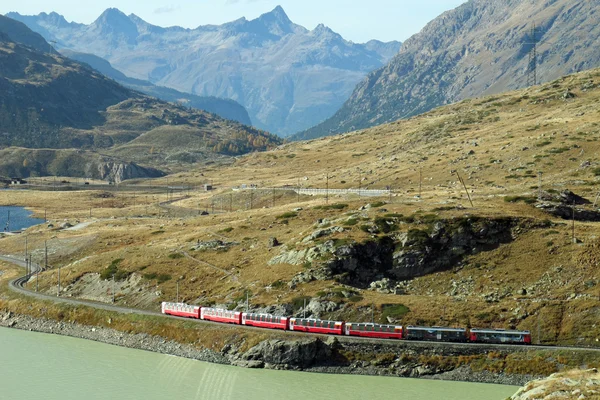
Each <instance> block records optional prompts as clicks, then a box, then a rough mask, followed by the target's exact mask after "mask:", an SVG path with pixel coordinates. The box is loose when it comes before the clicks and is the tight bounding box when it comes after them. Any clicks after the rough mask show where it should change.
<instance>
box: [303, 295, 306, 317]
mask: <svg viewBox="0 0 600 400" xmlns="http://www.w3.org/2000/svg"><path fill="white" fill-rule="evenodd" d="M302 318H303V319H306V298H304V308H302Z"/></svg>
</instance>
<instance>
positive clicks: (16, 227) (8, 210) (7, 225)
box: [0, 206, 44, 232]
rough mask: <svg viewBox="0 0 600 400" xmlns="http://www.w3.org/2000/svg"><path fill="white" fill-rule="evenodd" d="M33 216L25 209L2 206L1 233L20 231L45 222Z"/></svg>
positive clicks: (0, 215)
mask: <svg viewBox="0 0 600 400" xmlns="http://www.w3.org/2000/svg"><path fill="white" fill-rule="evenodd" d="M32 214H33V213H32V212H31V211H29V210H26V209H25V208H24V207H13V206H0V232H4V231H5V230H8V231H10V232H15V231H20V230H21V229H26V228H29V227H30V226H34V225H39V224H41V223H43V222H44V220H43V219H39V218H32V217H31V215H32ZM9 218H10V219H9Z"/></svg>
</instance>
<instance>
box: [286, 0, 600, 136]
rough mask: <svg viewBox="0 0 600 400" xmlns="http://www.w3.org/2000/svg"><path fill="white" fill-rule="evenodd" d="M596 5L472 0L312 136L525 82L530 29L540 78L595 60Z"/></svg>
mask: <svg viewBox="0 0 600 400" xmlns="http://www.w3.org/2000/svg"><path fill="white" fill-rule="evenodd" d="M599 11H600V3H598V2H597V1H589V0H553V1H547V0H503V1H500V0H471V1H469V2H466V3H464V4H463V5H461V6H459V7H458V8H456V9H454V10H452V11H448V12H445V13H443V14H442V15H440V16H439V17H438V18H436V19H434V20H433V21H432V22H430V23H429V24H428V25H427V26H426V27H425V28H423V30H422V31H421V32H419V33H418V34H416V35H414V36H412V37H411V38H410V39H408V40H407V41H406V42H405V43H403V45H402V49H401V51H400V53H399V54H398V55H397V56H396V57H394V58H393V59H392V60H391V61H390V63H389V64H388V65H386V66H385V67H383V68H380V69H379V70H377V71H374V72H372V73H371V74H369V75H368V76H367V77H366V78H365V79H364V80H363V81H362V82H361V83H360V84H359V85H358V86H357V87H356V88H355V89H354V92H353V93H352V95H351V97H350V99H349V100H348V101H347V102H346V103H345V104H344V105H343V106H342V108H341V109H340V110H339V111H338V112H337V113H336V114H335V115H334V116H333V117H332V118H330V119H328V120H327V121H325V122H323V123H322V124H320V125H318V126H316V127H315V128H312V129H309V130H307V131H305V132H302V133H300V134H298V135H295V136H294V138H295V139H311V138H316V137H321V136H327V135H332V134H336V133H341V132H347V131H352V130H356V129H362V128H367V127H371V126H375V125H379V124H382V123H386V122H391V121H395V120H398V119H401V118H408V117H410V116H413V115H417V114H420V113H423V112H426V111H428V110H431V109H432V108H435V107H438V106H441V105H444V104H448V103H452V102H456V101H458V100H462V99H467V98H471V97H476V96H485V95H490V94H495V93H501V92H505V91H508V90H513V89H517V88H523V87H526V85H527V73H526V72H527V69H528V65H529V55H528V53H529V51H530V49H531V48H532V44H531V43H532V42H533V40H534V39H533V37H532V35H531V30H532V28H533V27H534V25H533V23H534V22H535V23H536V29H537V33H536V39H537V40H539V41H540V44H539V48H538V58H537V62H538V65H539V68H538V70H537V71H538V81H539V82H547V81H551V80H553V79H557V78H559V77H560V76H563V75H567V74H569V73H573V72H578V71H582V70H585V69H590V68H594V67H597V66H598V65H600V53H599V52H598V51H596V50H595V47H594V46H595V45H594V43H596V41H597V39H598V37H599V36H600V26H599V25H598V24H597V21H596V17H595V15H597V13H598V12H599Z"/></svg>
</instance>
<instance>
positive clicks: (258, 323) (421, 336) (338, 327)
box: [161, 302, 531, 345]
mask: <svg viewBox="0 0 600 400" xmlns="http://www.w3.org/2000/svg"><path fill="white" fill-rule="evenodd" d="M161 312H162V313H163V314H168V315H174V316H178V317H186V318H195V319H202V320H205V321H213V322H221V323H228V324H235V325H246V326H254V327H259V328H266V329H281V330H285V331H299V332H308V333H320V334H330V335H345V336H360V337H368V338H377V339H400V340H425V341H435V342H470V343H495V344H521V345H524V344H531V333H530V332H529V331H515V330H503V329H475V328H473V329H466V328H449V327H440V326H401V325H385V324H376V323H365V322H345V321H329V320H322V319H314V318H293V317H282V316H276V315H270V314H255V313H247V312H240V311H229V310H223V309H218V308H210V307H200V306H193V305H189V304H184V303H169V302H163V303H162V306H161Z"/></svg>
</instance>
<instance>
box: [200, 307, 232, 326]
mask: <svg viewBox="0 0 600 400" xmlns="http://www.w3.org/2000/svg"><path fill="white" fill-rule="evenodd" d="M200 318H202V319H204V320H207V321H215V322H224V323H226V324H237V325H241V324H242V313H241V312H239V311H229V310H222V309H219V308H208V307H202V309H201V310H200Z"/></svg>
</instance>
